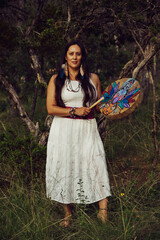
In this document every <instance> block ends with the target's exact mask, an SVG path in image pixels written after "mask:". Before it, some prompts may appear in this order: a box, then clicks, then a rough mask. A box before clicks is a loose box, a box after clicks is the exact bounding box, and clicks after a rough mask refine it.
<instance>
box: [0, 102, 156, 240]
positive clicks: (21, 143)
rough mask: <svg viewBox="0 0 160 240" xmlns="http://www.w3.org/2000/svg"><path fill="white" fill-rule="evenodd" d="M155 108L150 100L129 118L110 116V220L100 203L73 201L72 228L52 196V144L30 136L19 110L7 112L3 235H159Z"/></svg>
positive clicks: (0, 141) (0, 167)
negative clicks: (48, 175)
mask: <svg viewBox="0 0 160 240" xmlns="http://www.w3.org/2000/svg"><path fill="white" fill-rule="evenodd" d="M38 101H40V100H38ZM43 105H45V103H44V104H43ZM41 106H42V104H40V102H39V103H38V111H37V112H36V113H35V121H38V120H39V119H40V122H41V124H40V127H41V128H43V126H41V125H42V122H43V120H44V119H42V116H43V118H44V116H45V111H44V109H41ZM4 107H5V106H4ZM151 109H152V107H151V105H150V103H147V104H146V105H141V106H139V108H138V109H137V110H136V111H135V112H134V113H132V115H130V116H129V117H128V118H125V119H122V120H118V121H108V125H107V138H106V139H105V141H104V144H105V150H106V157H107V163H108V171H109V176H110V183H111V191H112V196H111V197H110V198H109V205H108V222H107V224H106V225H103V224H102V223H101V222H99V220H98V219H97V213H98V204H97V203H96V204H91V205H72V206H71V207H72V211H73V219H72V222H71V225H70V227H69V228H68V229H65V228H63V227H60V226H59V223H60V221H62V218H63V210H62V207H61V205H60V204H58V203H56V202H52V201H50V200H49V199H47V198H46V193H45V161H46V160H45V158H46V147H40V146H38V145H37V144H36V142H35V141H34V139H32V137H30V136H28V132H27V131H26V128H25V126H24V125H23V123H22V122H21V121H20V120H19V119H18V118H17V115H16V114H15V116H14V117H12V121H11V119H10V118H9V117H7V116H8V113H5V112H3V113H1V115H0V116H1V121H0V131H1V132H3V134H1V135H0V160H1V161H0V188H1V189H0V223H1V224H0V239H1V240H11V239H16V240H29V239H30V240H32V239H36V240H52V239H53V240H54V239H55V240H67V239H68V240H77V239H80V240H90V239H91V240H92V239H94V240H159V239H160V230H159V224H160V200H159V196H160V175H159V170H160V166H159V164H158V165H157V169H156V171H155V170H153V169H152V166H151V165H152V158H153V155H154V145H153V138H152V137H153V136H152V121H151V120H152V110H151ZM41 112H42V113H41ZM14 120H16V121H14ZM158 131H159V132H160V127H159V126H158ZM158 140H159V141H160V134H159V135H158Z"/></svg>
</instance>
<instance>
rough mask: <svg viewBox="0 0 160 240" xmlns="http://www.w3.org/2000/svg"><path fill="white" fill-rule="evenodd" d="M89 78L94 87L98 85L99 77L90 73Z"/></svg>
mask: <svg viewBox="0 0 160 240" xmlns="http://www.w3.org/2000/svg"><path fill="white" fill-rule="evenodd" d="M90 78H91V80H92V82H93V83H94V85H95V86H97V85H98V84H99V83H100V80H99V77H98V75H97V74H95V73H90Z"/></svg>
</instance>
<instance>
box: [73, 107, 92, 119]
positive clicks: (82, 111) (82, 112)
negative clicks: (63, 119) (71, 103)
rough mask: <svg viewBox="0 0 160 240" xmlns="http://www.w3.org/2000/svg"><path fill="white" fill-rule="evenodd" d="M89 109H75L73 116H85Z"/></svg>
mask: <svg viewBox="0 0 160 240" xmlns="http://www.w3.org/2000/svg"><path fill="white" fill-rule="evenodd" d="M90 111H91V109H89V108H88V107H80V108H76V109H75V115H77V116H83V117H84V116H87V115H88V114H89V113H90Z"/></svg>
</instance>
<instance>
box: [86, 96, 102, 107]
mask: <svg viewBox="0 0 160 240" xmlns="http://www.w3.org/2000/svg"><path fill="white" fill-rule="evenodd" d="M102 100H104V97H101V98H100V99H99V100H98V101H97V102H95V103H94V104H93V105H92V106H90V107H89V109H92V108H93V107H94V106H96V105H97V104H98V103H100V102H101V101H102Z"/></svg>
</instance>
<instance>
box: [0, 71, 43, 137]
mask: <svg viewBox="0 0 160 240" xmlns="http://www.w3.org/2000/svg"><path fill="white" fill-rule="evenodd" d="M0 81H1V82H2V84H3V85H4V87H5V89H6V90H7V91H8V92H9V94H10V95H11V97H12V99H13V101H14V103H15V104H16V106H17V109H18V111H19V115H20V118H21V119H22V121H23V122H25V124H26V125H27V127H28V129H29V131H30V133H31V134H33V135H34V136H37V135H38V133H39V126H38V123H37V124H36V125H35V124H34V123H33V122H32V121H31V120H30V118H29V117H28V115H27V113H26V111H25V109H24V107H23V104H22V102H21V100H20V98H19V97H18V95H17V93H16V91H15V89H14V87H13V86H12V84H10V83H9V82H8V81H7V80H6V79H5V78H4V77H3V76H2V75H0Z"/></svg>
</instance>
